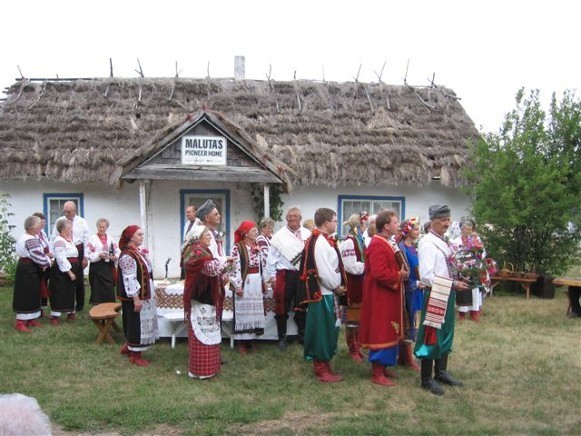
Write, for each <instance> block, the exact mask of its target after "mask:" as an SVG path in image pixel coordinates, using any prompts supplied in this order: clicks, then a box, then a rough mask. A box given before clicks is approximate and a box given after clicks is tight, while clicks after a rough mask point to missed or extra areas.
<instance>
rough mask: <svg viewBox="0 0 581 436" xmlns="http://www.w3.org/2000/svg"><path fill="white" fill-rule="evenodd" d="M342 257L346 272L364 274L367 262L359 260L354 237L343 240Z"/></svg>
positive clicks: (356, 274) (355, 274)
mask: <svg viewBox="0 0 581 436" xmlns="http://www.w3.org/2000/svg"><path fill="white" fill-rule="evenodd" d="M341 257H342V258H343V266H344V267H345V272H347V273H349V274H351V275H354V276H360V275H361V274H363V272H364V271H365V264H364V263H363V262H359V261H358V260H357V252H356V251H355V245H354V243H353V238H347V239H345V240H344V241H343V242H341Z"/></svg>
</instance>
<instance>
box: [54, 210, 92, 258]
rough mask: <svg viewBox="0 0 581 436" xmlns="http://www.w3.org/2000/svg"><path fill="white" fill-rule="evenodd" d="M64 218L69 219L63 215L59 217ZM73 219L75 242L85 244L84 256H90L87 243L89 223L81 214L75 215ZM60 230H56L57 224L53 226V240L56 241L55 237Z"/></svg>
mask: <svg viewBox="0 0 581 436" xmlns="http://www.w3.org/2000/svg"><path fill="white" fill-rule="evenodd" d="M61 218H64V219H67V217H66V216H62V217H60V218H59V219H61ZM72 221H73V244H75V245H79V244H83V249H84V257H89V248H88V246H87V244H88V243H89V235H90V232H89V225H88V224H87V221H86V220H85V218H82V217H80V216H79V215H75V217H74V218H73V219H72ZM57 235H58V232H57V231H56V224H55V225H54V227H53V228H52V240H53V243H54V240H55V238H56V237H57Z"/></svg>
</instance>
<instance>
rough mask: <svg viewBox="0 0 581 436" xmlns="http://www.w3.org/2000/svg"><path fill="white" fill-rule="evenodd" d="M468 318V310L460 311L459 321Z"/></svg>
mask: <svg viewBox="0 0 581 436" xmlns="http://www.w3.org/2000/svg"><path fill="white" fill-rule="evenodd" d="M465 319H466V312H458V321H464V320H465Z"/></svg>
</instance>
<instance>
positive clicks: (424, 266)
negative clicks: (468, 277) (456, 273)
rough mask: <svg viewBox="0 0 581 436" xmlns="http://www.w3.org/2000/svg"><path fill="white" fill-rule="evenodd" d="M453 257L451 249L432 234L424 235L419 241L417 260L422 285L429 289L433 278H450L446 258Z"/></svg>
mask: <svg viewBox="0 0 581 436" xmlns="http://www.w3.org/2000/svg"><path fill="white" fill-rule="evenodd" d="M452 255H453V253H452V248H451V247H450V245H449V244H448V243H446V242H445V241H444V240H442V239H441V238H439V237H437V236H436V235H434V234H433V233H431V232H430V233H428V234H426V235H425V236H424V237H423V238H422V239H421V241H420V244H419V248H418V259H419V262H420V277H421V278H422V283H423V284H425V285H426V286H429V287H431V286H432V281H433V280H434V277H435V276H439V277H444V278H447V279H453V277H450V273H449V271H448V265H447V263H446V257H451V256H452Z"/></svg>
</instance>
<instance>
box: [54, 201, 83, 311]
mask: <svg viewBox="0 0 581 436" xmlns="http://www.w3.org/2000/svg"><path fill="white" fill-rule="evenodd" d="M63 213H64V216H62V217H61V218H66V219H68V220H69V221H71V223H72V224H73V244H75V246H76V247H77V251H78V252H79V262H78V263H76V264H75V266H74V271H73V273H74V274H75V277H76V291H75V298H76V309H75V310H76V311H77V312H80V311H82V310H83V307H84V306H85V277H84V269H85V268H86V267H87V265H88V264H89V249H88V247H87V244H88V243H89V236H90V231H89V225H88V224H87V221H86V220H85V219H84V218H83V217H81V216H79V215H77V205H76V204H75V202H74V201H67V202H65V204H64V205H63ZM55 223H56V222H55ZM57 235H58V232H57V230H56V224H55V226H54V227H53V230H52V239H53V240H54V238H56V236H57Z"/></svg>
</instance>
